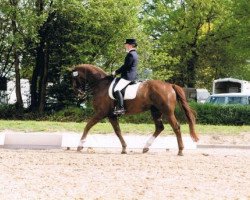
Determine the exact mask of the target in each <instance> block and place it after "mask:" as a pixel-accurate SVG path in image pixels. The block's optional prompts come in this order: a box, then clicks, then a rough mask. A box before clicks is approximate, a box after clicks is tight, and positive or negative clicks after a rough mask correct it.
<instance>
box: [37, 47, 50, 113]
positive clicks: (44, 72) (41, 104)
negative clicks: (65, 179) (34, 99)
mask: <svg viewBox="0 0 250 200" xmlns="http://www.w3.org/2000/svg"><path fill="white" fill-rule="evenodd" d="M48 65H49V52H48V43H47V42H45V48H44V65H43V69H42V73H41V78H40V83H39V95H40V96H39V113H43V112H44V109H45V104H46V88H47V80H48Z"/></svg>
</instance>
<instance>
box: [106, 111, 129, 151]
mask: <svg viewBox="0 0 250 200" xmlns="http://www.w3.org/2000/svg"><path fill="white" fill-rule="evenodd" d="M109 122H110V123H111V125H112V127H113V129H114V131H115V134H116V135H117V137H118V138H119V140H120V142H121V144H122V152H121V153H122V154H126V153H127V151H126V148H127V144H126V142H125V140H124V139H123V137H122V134H121V129H120V126H119V123H118V119H117V117H116V116H113V117H109Z"/></svg>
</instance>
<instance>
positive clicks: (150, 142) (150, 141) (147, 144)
mask: <svg viewBox="0 0 250 200" xmlns="http://www.w3.org/2000/svg"><path fill="white" fill-rule="evenodd" d="M154 140H155V137H154V136H151V137H150V138H149V140H148V141H147V143H146V145H145V147H144V148H148V147H150V146H151V145H152V143H153V142H154Z"/></svg>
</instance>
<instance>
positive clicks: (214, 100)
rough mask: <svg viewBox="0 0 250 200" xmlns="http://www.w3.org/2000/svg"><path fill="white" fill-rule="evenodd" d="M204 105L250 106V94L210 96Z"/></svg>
mask: <svg viewBox="0 0 250 200" xmlns="http://www.w3.org/2000/svg"><path fill="white" fill-rule="evenodd" d="M206 103H211V104H241V105H250V94H243V93H223V94H212V95H211V96H210V97H209V98H208V99H207V100H206Z"/></svg>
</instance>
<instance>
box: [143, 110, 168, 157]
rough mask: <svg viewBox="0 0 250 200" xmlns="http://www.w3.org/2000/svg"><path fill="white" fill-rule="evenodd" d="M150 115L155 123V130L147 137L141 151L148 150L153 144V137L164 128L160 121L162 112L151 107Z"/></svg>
mask: <svg viewBox="0 0 250 200" xmlns="http://www.w3.org/2000/svg"><path fill="white" fill-rule="evenodd" d="M151 115H152V117H153V120H154V123H155V132H154V134H153V135H152V136H151V137H150V138H149V140H148V141H147V143H146V145H145V146H144V148H143V151H142V152H143V153H146V152H148V151H149V147H150V146H151V145H152V144H153V142H154V140H155V138H156V137H157V136H158V135H159V134H160V133H161V132H162V131H163V130H164V125H163V123H162V113H161V112H160V111H159V110H157V109H156V108H152V109H151Z"/></svg>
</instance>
